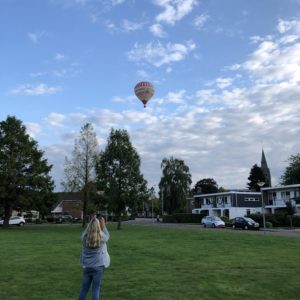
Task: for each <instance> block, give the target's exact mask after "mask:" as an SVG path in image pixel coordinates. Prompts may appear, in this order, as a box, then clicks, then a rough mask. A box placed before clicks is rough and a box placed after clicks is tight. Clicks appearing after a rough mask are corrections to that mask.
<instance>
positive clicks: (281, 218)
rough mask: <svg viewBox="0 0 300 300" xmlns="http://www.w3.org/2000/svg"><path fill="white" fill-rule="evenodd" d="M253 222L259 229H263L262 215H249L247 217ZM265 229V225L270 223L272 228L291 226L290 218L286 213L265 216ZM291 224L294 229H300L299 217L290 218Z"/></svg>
mask: <svg viewBox="0 0 300 300" xmlns="http://www.w3.org/2000/svg"><path fill="white" fill-rule="evenodd" d="M248 217H249V218H251V219H253V220H254V221H255V222H257V223H259V226H260V227H263V215H262V214H251V215H249V216H248ZM265 219H266V227H267V223H268V222H269V223H271V224H272V226H273V227H287V226H290V225H291V218H290V216H289V215H287V214H286V213H276V214H267V215H265ZM292 224H293V226H294V227H300V216H295V215H294V216H292Z"/></svg>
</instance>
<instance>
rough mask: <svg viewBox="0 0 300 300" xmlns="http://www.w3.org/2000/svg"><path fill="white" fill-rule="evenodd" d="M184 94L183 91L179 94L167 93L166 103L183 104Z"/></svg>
mask: <svg viewBox="0 0 300 300" xmlns="http://www.w3.org/2000/svg"><path fill="white" fill-rule="evenodd" d="M185 94H186V91H185V90H181V91H179V92H169V93H168V94H167V96H166V101H167V102H169V103H175V104H185V103H186V101H185Z"/></svg>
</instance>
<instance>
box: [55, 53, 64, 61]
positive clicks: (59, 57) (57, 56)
mask: <svg viewBox="0 0 300 300" xmlns="http://www.w3.org/2000/svg"><path fill="white" fill-rule="evenodd" d="M64 59H66V56H65V55H64V54H61V53H56V55H55V60H64Z"/></svg>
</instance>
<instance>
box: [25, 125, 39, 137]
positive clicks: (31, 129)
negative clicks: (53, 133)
mask: <svg viewBox="0 0 300 300" xmlns="http://www.w3.org/2000/svg"><path fill="white" fill-rule="evenodd" d="M25 126H26V131H27V133H28V134H29V135H30V136H31V137H32V138H35V137H36V136H37V135H38V134H39V133H40V132H41V131H42V128H41V126H40V124H38V123H33V122H25Z"/></svg>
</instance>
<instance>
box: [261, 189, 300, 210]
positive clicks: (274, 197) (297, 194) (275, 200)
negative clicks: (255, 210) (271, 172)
mask: <svg viewBox="0 0 300 300" xmlns="http://www.w3.org/2000/svg"><path fill="white" fill-rule="evenodd" d="M261 191H262V197H263V201H264V206H265V213H266V214H274V213H276V212H278V211H280V210H285V208H286V202H287V201H291V203H292V205H294V206H295V208H296V213H297V214H300V184H291V185H283V186H277V187H267V188H262V189H261Z"/></svg>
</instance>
